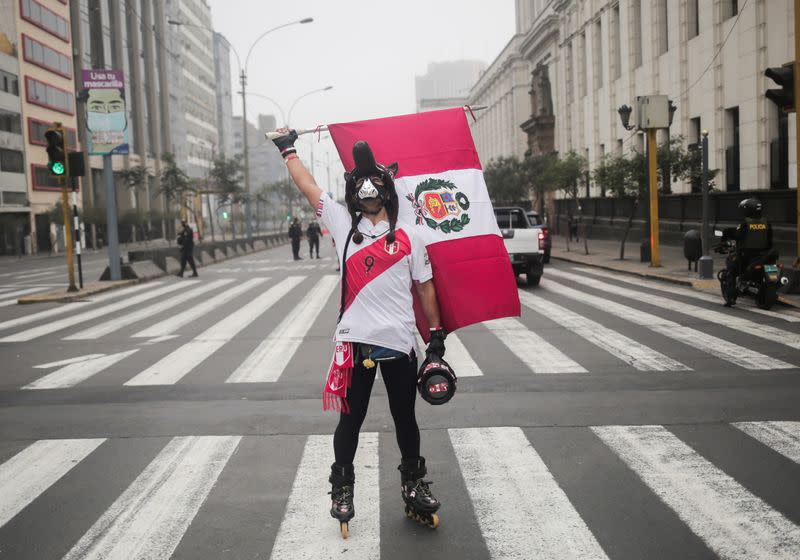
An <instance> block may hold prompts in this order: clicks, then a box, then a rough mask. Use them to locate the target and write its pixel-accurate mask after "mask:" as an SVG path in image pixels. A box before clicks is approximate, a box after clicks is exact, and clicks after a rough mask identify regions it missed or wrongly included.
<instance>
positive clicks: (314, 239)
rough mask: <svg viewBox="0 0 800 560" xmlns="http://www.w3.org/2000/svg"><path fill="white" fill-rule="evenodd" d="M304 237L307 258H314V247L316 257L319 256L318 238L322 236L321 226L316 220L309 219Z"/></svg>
mask: <svg viewBox="0 0 800 560" xmlns="http://www.w3.org/2000/svg"><path fill="white" fill-rule="evenodd" d="M306 237H308V258H310V259H313V258H314V248H316V249H317V258H319V238H320V237H322V228H321V227H319V224H318V223H317V220H311V223H310V224H308V229H307V230H306Z"/></svg>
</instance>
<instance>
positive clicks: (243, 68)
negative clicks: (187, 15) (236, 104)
mask: <svg viewBox="0 0 800 560" xmlns="http://www.w3.org/2000/svg"><path fill="white" fill-rule="evenodd" d="M312 21H314V18H310V17H307V18H303V19H300V20H297V21H290V22H288V23H283V24H281V25H277V26H275V27H272V28H270V29H267V30H266V31H264V32H263V33H262V34H261V35H259V36H258V37H257V38H256V40H255V41H253V44H252V45H250V48H249V49H248V51H247V56H245V59H244V65H242V61H241V58H240V57H239V53H238V52H237V51H236V48H235V47H234V46H233V44H232V43H231V42H230V41H229V40H228V39H227V37H225V36H224V35H222V33H218V32H216V31H214V30H213V29H209V28H208V27H203V26H202V25H194V24H191V23H186V22H183V21H178V20H173V19H169V20H167V23H169V24H170V25H185V26H187V27H197V28H200V29H205V30H207V31H211V32H213V33H216V34H217V35H219V36H220V37H221V38H222V39H224V40H225V42H226V43H227V44H228V46H229V47H230V48H231V50H232V51H233V54H234V55H236V64H237V66H238V68H239V83H240V84H241V86H242V91H241V94H242V141H243V143H244V190H245V202H244V214H245V226H246V232H247V240H248V241H250V240H252V238H253V225H252V223H251V222H252V220H251V215H250V213H251V206H250V205H251V201H250V154H249V153H248V152H249V146H248V142H247V64H248V62H249V61H250V55H251V54H252V53H253V48H254V47H255V46H256V45H257V44H258V43H259V41H261V39H263V38H264V37H266V36H267V35H269V34H270V33H272V32H273V31H277V30H278V29H282V28H284V27H288V26H290V25H295V24H303V23H311V22H312Z"/></svg>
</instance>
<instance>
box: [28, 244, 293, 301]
mask: <svg viewBox="0 0 800 560" xmlns="http://www.w3.org/2000/svg"><path fill="white" fill-rule="evenodd" d="M275 247H278V246H275ZM275 247H265V248H264V249H259V250H253V251H250V252H249V253H242V254H241V255H239V254H237V255H235V256H232V257H227V258H226V259H225V260H226V261H229V260H233V259H237V258H239V257H246V256H248V255H251V254H253V253H260V252H261V251H268V250H269V249H273V248H275ZM141 262H145V261H141ZM214 264H217V263H216V262H215V263H214ZM201 268H205V267H201ZM172 274H174V273H171V272H167V271H163V272H162V273H161V274H159V275H152V276H147V277H146V278H132V279H130V280H105V281H102V282H94V283H92V284H89V285H88V286H85V287H84V289H83V290H79V291H77V292H64V291H58V292H47V293H44V294H33V295H30V296H23V297H20V298H18V299H17V304H18V305H27V304H31V303H53V302H55V303H69V302H71V301H76V300H80V299H83V298H85V297H88V296H92V295H95V294H100V293H102V292H108V291H111V290H116V289H117V288H124V287H126V286H132V285H134V284H141V283H142V282H147V281H149V280H154V279H156V278H163V277H164V276H171V275H172Z"/></svg>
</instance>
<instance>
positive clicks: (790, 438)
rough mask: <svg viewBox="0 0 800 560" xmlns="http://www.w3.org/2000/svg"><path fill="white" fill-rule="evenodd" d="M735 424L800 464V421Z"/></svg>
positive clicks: (734, 424)
mask: <svg viewBox="0 0 800 560" xmlns="http://www.w3.org/2000/svg"><path fill="white" fill-rule="evenodd" d="M733 426H734V427H735V428H739V429H740V430H741V431H743V432H744V433H746V434H747V435H748V436H750V437H752V438H755V439H757V440H758V441H760V442H761V443H763V444H764V445H766V446H767V447H770V448H772V449H773V450H775V451H777V452H778V453H780V454H781V455H783V456H784V457H786V458H787V459H791V460H792V461H794V462H795V463H799V464H800V422H734V423H733Z"/></svg>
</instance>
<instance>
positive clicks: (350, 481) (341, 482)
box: [328, 463, 356, 523]
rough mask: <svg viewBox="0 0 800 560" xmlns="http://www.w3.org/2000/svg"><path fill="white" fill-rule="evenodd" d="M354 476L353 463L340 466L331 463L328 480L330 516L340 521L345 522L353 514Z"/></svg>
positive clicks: (351, 517)
mask: <svg viewBox="0 0 800 560" xmlns="http://www.w3.org/2000/svg"><path fill="white" fill-rule="evenodd" d="M355 481H356V477H355V471H354V470H353V465H347V466H344V467H343V466H340V465H337V464H336V463H334V464H332V465H331V476H330V477H328V482H330V483H331V491H330V495H331V517H333V518H335V519H338V520H339V521H340V522H342V523H347V522H348V521H350V520H351V519H353V516H354V515H355V510H354V508H353V485H354V484H355Z"/></svg>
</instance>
